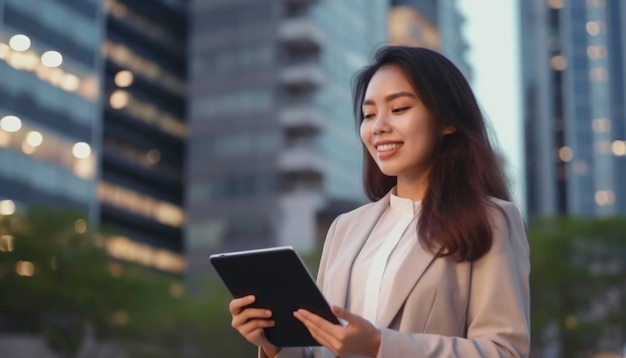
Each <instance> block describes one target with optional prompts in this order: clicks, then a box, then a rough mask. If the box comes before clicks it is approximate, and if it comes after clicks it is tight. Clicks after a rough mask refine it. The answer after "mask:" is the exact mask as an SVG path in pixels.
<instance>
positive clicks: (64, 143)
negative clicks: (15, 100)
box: [0, 112, 95, 179]
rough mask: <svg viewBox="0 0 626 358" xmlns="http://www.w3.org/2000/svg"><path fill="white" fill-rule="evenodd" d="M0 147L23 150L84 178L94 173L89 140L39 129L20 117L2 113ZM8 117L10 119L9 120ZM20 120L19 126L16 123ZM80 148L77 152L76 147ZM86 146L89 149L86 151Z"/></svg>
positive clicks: (0, 115) (36, 158) (89, 177)
mask: <svg viewBox="0 0 626 358" xmlns="http://www.w3.org/2000/svg"><path fill="white" fill-rule="evenodd" d="M0 117H1V118H2V119H0V147H1V148H5V149H9V150H12V151H15V152H21V153H23V154H26V155H28V156H30V157H31V158H33V159H34V160H37V161H41V162H47V163H52V164H54V165H57V166H59V167H62V168H65V169H66V170H68V171H70V172H72V173H74V175H76V176H77V177H79V178H81V179H91V178H93V176H94V172H95V158H94V155H92V153H91V148H90V147H89V145H88V144H87V143H80V142H79V143H74V142H72V141H70V140H67V139H65V138H62V137H60V136H57V135H55V134H54V133H51V132H49V131H46V130H43V129H41V128H37V127H35V126H33V125H31V124H29V123H26V122H25V121H24V120H22V119H20V118H19V117H17V116H13V115H3V114H2V113H1V112H0ZM7 119H9V120H7ZM18 121H19V124H20V125H19V126H17V123H18ZM77 145H78V146H79V147H80V148H79V149H81V153H80V154H81V155H80V156H79V157H77V156H75V155H74V149H75V147H76V146H77ZM87 148H89V150H88V151H87Z"/></svg>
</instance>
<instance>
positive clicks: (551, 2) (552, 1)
mask: <svg viewBox="0 0 626 358" xmlns="http://www.w3.org/2000/svg"><path fill="white" fill-rule="evenodd" d="M548 6H550V8H552V9H556V10H558V9H562V8H563V0H548Z"/></svg>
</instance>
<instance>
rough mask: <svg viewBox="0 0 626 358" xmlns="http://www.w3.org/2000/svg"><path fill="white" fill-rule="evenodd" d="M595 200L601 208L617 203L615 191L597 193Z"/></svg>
mask: <svg viewBox="0 0 626 358" xmlns="http://www.w3.org/2000/svg"><path fill="white" fill-rule="evenodd" d="M595 199H596V204H598V205H600V206H606V205H611V204H613V203H614V202H615V193H614V192H613V190H600V191H598V192H596V195H595Z"/></svg>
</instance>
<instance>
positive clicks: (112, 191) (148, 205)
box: [98, 182, 185, 227]
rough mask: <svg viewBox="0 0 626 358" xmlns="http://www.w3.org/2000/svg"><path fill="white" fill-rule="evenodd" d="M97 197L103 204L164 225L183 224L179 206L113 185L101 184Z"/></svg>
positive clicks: (174, 225) (183, 215)
mask: <svg viewBox="0 0 626 358" xmlns="http://www.w3.org/2000/svg"><path fill="white" fill-rule="evenodd" d="M98 197H99V198H100V200H102V202H104V203H107V204H110V205H113V206H115V207H117V208H120V209H123V210H126V211H129V212H131V213H134V214H137V215H141V216H144V217H146V218H149V219H152V220H156V221H158V222H160V223H161V224H164V225H169V226H172V227H181V226H182V225H183V224H184V222H185V213H184V211H183V209H182V208H181V207H180V206H178V205H175V204H172V203H168V202H166V201H162V200H159V199H156V198H153V197H150V196H148V195H145V194H140V193H138V192H136V191H134V190H131V189H128V188H124V187H121V186H118V185H115V184H111V183H108V182H101V183H100V185H99V186H98Z"/></svg>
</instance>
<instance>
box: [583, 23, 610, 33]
mask: <svg viewBox="0 0 626 358" xmlns="http://www.w3.org/2000/svg"><path fill="white" fill-rule="evenodd" d="M604 28H605V24H604V22H602V21H589V22H587V25H586V29H587V33H588V34H589V35H591V36H597V35H599V34H600V33H601V32H603V31H604Z"/></svg>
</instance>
